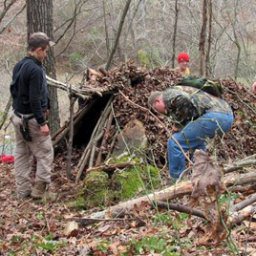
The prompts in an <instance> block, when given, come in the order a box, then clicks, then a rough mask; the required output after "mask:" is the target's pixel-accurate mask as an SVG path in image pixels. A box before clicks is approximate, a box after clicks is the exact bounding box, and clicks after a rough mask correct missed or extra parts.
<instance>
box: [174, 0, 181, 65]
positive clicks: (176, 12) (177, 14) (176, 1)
mask: <svg viewBox="0 0 256 256" xmlns="http://www.w3.org/2000/svg"><path fill="white" fill-rule="evenodd" d="M178 17H179V9H178V0H175V17H174V27H173V39H172V68H174V66H175V56H176V38H177V27H178Z"/></svg>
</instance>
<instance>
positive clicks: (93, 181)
mask: <svg viewBox="0 0 256 256" xmlns="http://www.w3.org/2000/svg"><path fill="white" fill-rule="evenodd" d="M108 184H109V177H108V175H107V173H105V172H103V171H95V172H94V171H93V172H90V173H88V174H87V175H86V177H85V179H84V202H85V208H92V207H96V206H97V207H99V206H105V203H106V201H107V199H108V193H109V192H108Z"/></svg>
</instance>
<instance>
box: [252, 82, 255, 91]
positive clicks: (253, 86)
mask: <svg viewBox="0 0 256 256" xmlns="http://www.w3.org/2000/svg"><path fill="white" fill-rule="evenodd" d="M252 92H253V93H255V94H256V82H254V83H253V84H252Z"/></svg>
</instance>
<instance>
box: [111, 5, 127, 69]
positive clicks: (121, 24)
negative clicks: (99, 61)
mask: <svg viewBox="0 0 256 256" xmlns="http://www.w3.org/2000/svg"><path fill="white" fill-rule="evenodd" d="M130 3H131V0H127V2H126V4H125V7H124V10H123V14H122V17H121V20H120V23H119V27H118V31H117V34H116V39H115V43H114V45H113V48H112V50H111V53H110V56H109V58H108V61H107V64H106V69H107V70H108V69H109V68H110V65H111V62H112V60H113V57H114V54H115V52H116V49H117V46H118V42H119V38H120V35H121V32H122V28H123V24H124V20H125V17H126V14H127V12H128V10H129V6H130Z"/></svg>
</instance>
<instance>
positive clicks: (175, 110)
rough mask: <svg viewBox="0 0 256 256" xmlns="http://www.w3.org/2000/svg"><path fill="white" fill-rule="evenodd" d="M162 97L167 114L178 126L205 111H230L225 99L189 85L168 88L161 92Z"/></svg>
mask: <svg viewBox="0 0 256 256" xmlns="http://www.w3.org/2000/svg"><path fill="white" fill-rule="evenodd" d="M163 99H164V102H165V104H166V106H167V115H168V116H169V117H171V118H172V121H173V122H174V123H175V124H176V125H179V126H184V125H186V124H187V123H188V122H190V121H192V120H195V119H196V118H198V117H199V116H202V115H203V114H205V113H207V112H222V113H232V109H231V107H230V106H229V105H228V103H227V102H226V101H225V100H223V99H221V98H218V97H214V96H212V95H210V94H209V93H207V92H204V91H201V90H200V89H196V88H193V87H189V86H173V87H171V88H168V89H166V90H165V91H164V93H163Z"/></svg>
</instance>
